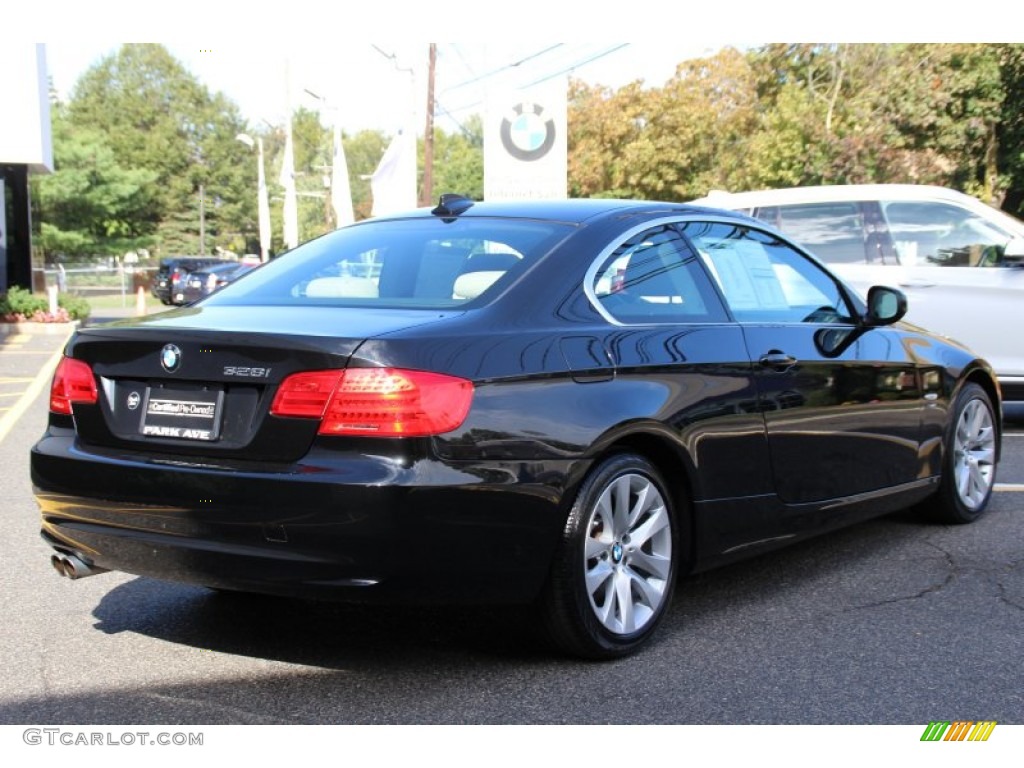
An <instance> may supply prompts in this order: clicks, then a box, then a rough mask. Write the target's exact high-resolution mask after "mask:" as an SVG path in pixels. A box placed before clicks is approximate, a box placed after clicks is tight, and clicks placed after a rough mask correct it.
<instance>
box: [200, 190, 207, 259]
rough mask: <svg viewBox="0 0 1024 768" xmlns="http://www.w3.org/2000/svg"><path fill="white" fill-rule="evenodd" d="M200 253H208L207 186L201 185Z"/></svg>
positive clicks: (203, 254) (202, 254)
mask: <svg viewBox="0 0 1024 768" xmlns="http://www.w3.org/2000/svg"><path fill="white" fill-rule="evenodd" d="M199 255H200V256H205V255H206V186H205V185H204V184H200V185H199Z"/></svg>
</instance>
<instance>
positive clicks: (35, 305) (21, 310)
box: [0, 286, 90, 323]
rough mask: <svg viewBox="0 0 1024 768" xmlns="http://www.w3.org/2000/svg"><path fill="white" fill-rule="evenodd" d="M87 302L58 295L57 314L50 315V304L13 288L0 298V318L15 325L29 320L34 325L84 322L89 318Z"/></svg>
mask: <svg viewBox="0 0 1024 768" xmlns="http://www.w3.org/2000/svg"><path fill="white" fill-rule="evenodd" d="M89 311H90V307H89V302H87V301H86V300H85V299H82V298H80V297H78V296H71V295H69V294H63V293H62V294H60V295H59V296H58V297H57V312H56V313H55V314H50V302H49V300H48V299H45V298H43V297H42V296H36V295H35V294H33V293H32V291H30V290H28V289H26V288H21V287H20V286H14V287H12V288H10V289H9V290H8V291H7V293H6V294H4V295H3V296H0V317H2V318H3V320H4V321H5V322H8V323H17V322H24V321H25V320H31V321H33V322H36V323H66V322H68V321H70V320H84V319H85V318H87V317H88V316H89Z"/></svg>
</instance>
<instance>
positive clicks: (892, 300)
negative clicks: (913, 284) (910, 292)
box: [864, 285, 907, 325]
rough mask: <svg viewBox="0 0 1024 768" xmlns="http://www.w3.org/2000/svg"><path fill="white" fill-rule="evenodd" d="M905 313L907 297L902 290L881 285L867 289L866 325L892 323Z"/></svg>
mask: <svg viewBox="0 0 1024 768" xmlns="http://www.w3.org/2000/svg"><path fill="white" fill-rule="evenodd" d="M905 314H907V297H906V296H905V295H904V294H903V292H902V291H897V290H896V289H895V288H888V287H886V286H882V285H876V286H873V287H872V288H870V289H869V290H868V312H867V314H866V315H865V316H864V322H865V323H866V324H867V325H892V324H893V323H895V322H898V321H899V320H900V319H901V318H902V317H903V316H904V315H905Z"/></svg>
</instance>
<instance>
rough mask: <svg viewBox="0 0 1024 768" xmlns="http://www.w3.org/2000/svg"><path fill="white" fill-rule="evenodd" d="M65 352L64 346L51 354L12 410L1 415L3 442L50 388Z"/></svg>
mask: <svg viewBox="0 0 1024 768" xmlns="http://www.w3.org/2000/svg"><path fill="white" fill-rule="evenodd" d="M63 354H64V350H63V348H62V349H58V350H57V351H56V352H54V353H53V354H52V355H51V356H50V359H49V360H47V361H46V364H45V365H43V367H42V368H40V369H39V373H37V374H36V376H35V378H34V379H33V380H32V383H31V384H29V385H28V388H27V389H26V390H25V392H24V393H23V394H22V396H21V399H19V400H18V402H16V403H15V404H14V405H13V406H11V408H10V410H8V411H7V412H6V413H4V415H3V416H2V417H0V442H3V440H4V438H5V437H7V434H8V433H9V432H10V431H11V429H13V428H14V425H15V424H17V423H18V419H20V418H21V417H22V416H23V415H24V414H25V411H27V410H28V409H29V407H30V406H31V405H32V403H34V402H35V399H36V398H37V397H39V395H41V394H42V393H43V392H44V391H46V390H47V389H48V388H49V386H50V379H52V378H53V372H54V371H55V370H56V369H57V363H59V362H60V358H61V356H62V355H63Z"/></svg>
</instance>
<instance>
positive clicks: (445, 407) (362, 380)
mask: <svg viewBox="0 0 1024 768" xmlns="http://www.w3.org/2000/svg"><path fill="white" fill-rule="evenodd" d="M472 401H473V383H472V382H471V381H467V380H466V379H460V378H457V377H455V376H447V375H445V374H440V373H430V372H427V371H411V370H404V369H399V368H348V369H345V370H337V371H304V372H302V373H294V374H292V375H291V376H289V377H288V378H287V379H285V380H284V381H283V382H281V386H280V387H279V388H278V391H277V395H276V397H275V398H274V402H273V404H272V405H271V407H270V412H271V413H272V414H274V415H275V416H298V417H305V418H317V419H319V420H320V428H319V430H318V431H319V433H320V434H321V435H364V436H375V437H429V436H431V435H440V434H444V433H445V432H451V431H452V430H453V429H456V428H458V427H459V426H460V425H461V424H462V422H463V421H465V419H466V415H467V414H468V413H469V408H470V405H471V404H472Z"/></svg>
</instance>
